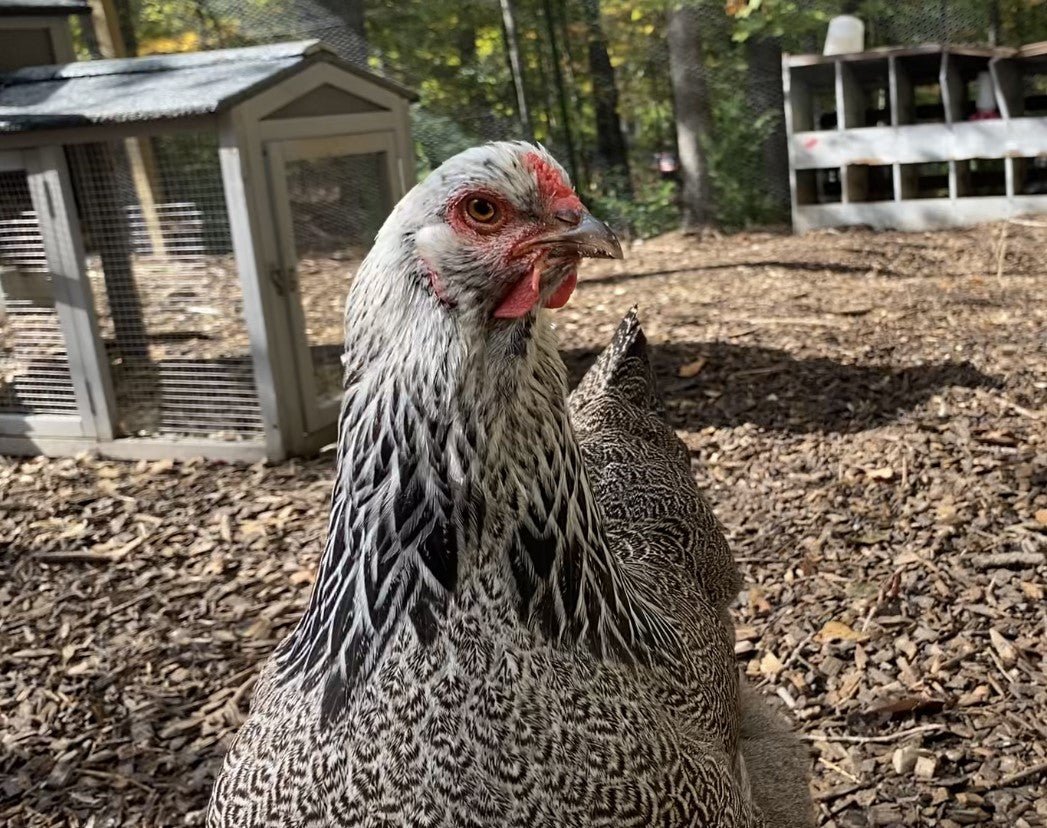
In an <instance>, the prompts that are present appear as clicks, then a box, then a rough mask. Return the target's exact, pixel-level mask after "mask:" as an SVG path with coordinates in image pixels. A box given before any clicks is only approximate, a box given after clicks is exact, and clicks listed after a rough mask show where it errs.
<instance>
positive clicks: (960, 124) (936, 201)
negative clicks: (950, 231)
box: [783, 43, 1047, 233]
mask: <svg viewBox="0 0 1047 828" xmlns="http://www.w3.org/2000/svg"><path fill="white" fill-rule="evenodd" d="M980 72H989V73H990V77H991V81H992V87H993V92H994V96H995V100H996V105H997V108H998V117H993V118H987V119H986V118H979V117H977V116H975V113H974V108H975V93H974V86H975V80H976V78H977V76H978V74H979V73H980ZM1033 81H1035V84H1034V83H1033ZM783 84H784V90H785V123H786V132H787V135H788V145H789V146H788V148H789V168H790V169H789V178H790V184H791V189H792V217H793V229H794V230H795V231H796V232H798V233H803V232H806V231H808V230H813V229H817V228H825V227H842V226H854V225H868V226H871V227H873V228H876V229H887V228H893V229H901V230H930V229H938V228H946V227H963V226H968V225H971V224H976V223H979V222H985V221H994V220H1000V219H1006V218H1011V217H1015V216H1020V215H1026V214H1035V213H1045V212H1047V186H1045V182H1047V106H1045V105H1044V103H1045V101H1047V94H1044V93H1041V92H1040V91H1038V90H1040V89H1041V88H1042V89H1043V90H1044V91H1045V92H1047V43H1039V44H1031V45H1028V46H1025V47H1023V48H1021V49H988V48H984V49H983V48H961V47H952V46H938V45H928V46H920V47H914V48H890V49H877V50H872V51H867V52H861V53H857V54H844V55H786V56H785V57H784V58H783ZM921 101H923V102H922V103H921ZM972 116H974V117H972Z"/></svg>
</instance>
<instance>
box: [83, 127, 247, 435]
mask: <svg viewBox="0 0 1047 828" xmlns="http://www.w3.org/2000/svg"><path fill="white" fill-rule="evenodd" d="M67 156H68V161H69V166H70V170H71V174H72V179H73V185H74V192H75V194H76V199H77V204H78V210H79V214H80V221H81V229H82V233H83V237H84V243H85V248H86V270H87V275H88V279H89V283H90V286H91V290H92V293H93V296H94V302H95V310H96V314H97V317H98V326H99V331H100V335H101V339H102V342H103V346H104V349H105V353H106V357H107V359H108V362H109V368H110V373H111V376H112V383H113V390H114V397H115V407H116V412H115V418H114V419H115V428H116V433H117V436H123V437H128V436H131V437H170V438H197V439H201V438H202V439H210V440H256V439H261V437H262V419H261V411H260V407H259V403H258V392H257V389H256V386H255V380H254V371H253V363H252V359H251V353H250V347H249V341H248V333H247V327H246V324H245V321H244V316H243V295H242V290H241V287H240V281H239V274H238V271H237V267H236V261H235V258H234V256H233V252H232V243H231V239H230V230H229V218H228V214H227V211H226V204H225V195H224V192H223V186H222V178H221V173H220V168H219V161H218V143H217V138H216V136H215V135H214V134H213V133H203V132H200V133H188V132H186V133H174V134H167V135H162V136H158V137H152V138H144V137H143V138H136V139H131V140H128V141H111V142H104V143H93V144H82V145H76V146H72V147H69V148H68V149H67Z"/></svg>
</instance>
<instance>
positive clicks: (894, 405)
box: [563, 342, 999, 433]
mask: <svg viewBox="0 0 1047 828" xmlns="http://www.w3.org/2000/svg"><path fill="white" fill-rule="evenodd" d="M649 348H650V354H651V362H652V364H653V365H654V369H655V374H656V375H657V377H658V384H659V387H660V388H661V391H662V393H663V394H664V396H665V400H666V407H667V409H668V411H669V418H670V420H671V421H672V424H673V425H674V426H675V427H676V428H680V429H686V430H689V431H694V430H697V429H701V428H705V427H707V426H737V425H742V424H744V423H752V424H754V425H758V426H760V427H762V428H769V429H776V430H780V431H794V432H812V431H821V432H844V433H850V432H856V431H862V430H864V429H867V428H874V427H876V426H879V425H883V424H885V423H888V422H891V421H893V420H896V419H898V418H899V416H900V415H901V414H903V413H904V412H906V411H910V410H912V409H914V408H916V407H917V406H919V405H921V404H922V403H924V402H925V401H926V400H927V399H929V398H930V397H931V396H933V395H934V394H936V393H938V392H939V391H941V390H943V389H945V388H948V387H950V386H960V387H964V388H977V387H995V386H997V385H999V380H997V379H996V378H995V377H993V376H990V375H988V374H984V373H982V372H981V371H979V370H978V369H977V368H975V367H974V366H973V365H972V364H971V363H969V362H951V361H950V362H943V363H937V364H929V365H917V366H910V367H905V368H896V367H893V366H890V365H852V364H847V363H843V362H836V361H835V360H832V359H828V358H825V357H816V358H812V359H797V358H796V357H794V356H792V355H791V354H789V353H788V352H787V351H782V350H779V349H777V348H763V347H758V346H751V345H736V344H731V343H726V342H680V343H672V344H665V345H651V346H649ZM598 353H599V352H598V351H595V350H591V349H575V350H570V351H565V352H564V355H563V356H564V361H565V362H566V363H567V369H568V378H569V382H570V384H571V386H572V387H573V386H574V385H575V384H576V383H577V382H578V380H579V379H581V377H582V374H584V373H585V371H586V369H587V368H588V367H589V366H590V365H591V364H592V362H593V360H595V359H596V356H597V354H598ZM698 359H704V360H705V365H704V366H703V368H702V370H701V372H700V373H699V374H698V375H697V376H695V377H692V378H689V379H681V378H680V377H679V376H678V374H677V371H678V369H679V367H680V366H681V365H684V364H687V363H693V362H694V361H695V360H698Z"/></svg>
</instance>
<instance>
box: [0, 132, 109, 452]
mask: <svg viewBox="0 0 1047 828" xmlns="http://www.w3.org/2000/svg"><path fill="white" fill-rule="evenodd" d="M67 176H68V174H67V172H66V169H65V162H64V159H63V158H62V157H61V155H60V154H57V153H55V152H52V151H36V150H32V151H23V152H0V449H2V446H3V444H4V438H9V437H13V438H16V439H24V438H29V439H31V440H34V441H40V440H43V441H46V440H62V439H70V438H88V439H90V440H93V439H95V438H102V439H107V438H108V437H109V436H110V435H109V432H108V430H107V425H106V421H105V416H106V410H105V400H104V397H103V395H102V388H103V386H104V379H103V376H102V372H101V368H100V365H101V363H100V352H101V347H100V343H99V341H98V338H97V335H96V331H95V329H94V320H93V317H92V316H91V315H90V312H89V311H88V310H86V309H87V308H89V306H90V299H89V297H90V290H89V288H88V287H87V285H86V282H85V280H84V279H83V278H82V273H81V268H82V262H81V261H79V260H78V252H79V236H78V235H77V232H76V227H75V225H74V224H73V223H72V219H71V214H70V211H71V209H72V199H71V191H70V189H69V184H68V177H67Z"/></svg>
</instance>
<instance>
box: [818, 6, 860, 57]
mask: <svg viewBox="0 0 1047 828" xmlns="http://www.w3.org/2000/svg"><path fill="white" fill-rule="evenodd" d="M864 50H865V24H864V23H863V22H862V21H861V20H859V19H858V18H857V17H854V16H853V15H850V14H841V15H839V16H838V17H834V18H833V19H832V20H830V21H829V31H828V32H827V33H826V35H825V49H824V50H823V54H826V55H846V54H850V53H851V52H861V51H864Z"/></svg>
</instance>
